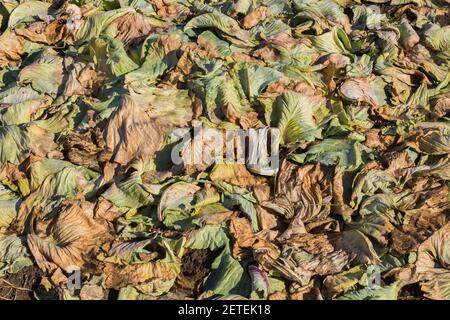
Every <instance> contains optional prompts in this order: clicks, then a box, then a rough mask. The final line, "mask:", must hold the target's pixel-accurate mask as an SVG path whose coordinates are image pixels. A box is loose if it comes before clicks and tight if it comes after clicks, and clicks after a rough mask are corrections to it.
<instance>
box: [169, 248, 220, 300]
mask: <svg viewBox="0 0 450 320" xmlns="http://www.w3.org/2000/svg"><path fill="white" fill-rule="evenodd" d="M217 255H218V252H212V251H209V250H207V249H202V250H189V251H187V252H186V253H185V254H184V255H183V258H182V262H181V266H182V267H181V273H180V275H179V276H178V278H177V285H178V287H179V288H181V289H186V290H190V291H192V293H193V295H194V296H195V297H196V296H197V295H198V293H199V292H200V291H201V285H202V282H203V279H204V278H205V277H206V276H207V275H208V274H209V272H210V271H211V264H212V263H213V261H214V259H215V258H216V257H217Z"/></svg>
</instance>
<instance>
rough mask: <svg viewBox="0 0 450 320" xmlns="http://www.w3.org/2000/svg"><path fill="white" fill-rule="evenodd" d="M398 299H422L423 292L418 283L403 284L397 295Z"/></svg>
mask: <svg viewBox="0 0 450 320" xmlns="http://www.w3.org/2000/svg"><path fill="white" fill-rule="evenodd" d="M398 299H399V300H423V299H424V297H423V292H422V290H420V285H419V283H417V282H416V283H411V284H408V285H406V286H404V287H403V288H402V289H401V290H400V293H399V295H398Z"/></svg>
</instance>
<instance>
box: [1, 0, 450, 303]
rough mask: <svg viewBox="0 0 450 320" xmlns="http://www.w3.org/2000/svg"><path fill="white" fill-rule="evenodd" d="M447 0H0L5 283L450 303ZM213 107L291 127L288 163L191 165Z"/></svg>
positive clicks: (132, 294)
mask: <svg viewBox="0 0 450 320" xmlns="http://www.w3.org/2000/svg"><path fill="white" fill-rule="evenodd" d="M449 7H450V3H449V2H448V0H371V1H364V0H359V1H358V0H357V1H352V0H292V1H288V0H238V1H227V0H224V1H214V0H212V1H208V0H205V1H194V0H103V1H101V0H92V1H91V0H70V1H34V0H32V1H26V0H2V1H1V2H0V23H1V36H0V68H1V69H0V88H1V89H0V103H1V105H0V288H5V287H8V284H11V280H8V279H11V277H12V276H13V275H14V274H17V273H20V272H24V270H27V269H29V268H35V269H36V268H39V269H40V273H41V276H40V277H39V278H38V279H36V282H37V284H36V283H35V285H34V287H33V290H34V293H33V294H34V296H35V297H36V298H39V299H48V298H63V299H106V298H108V297H109V298H119V299H158V298H164V299H184V298H188V299H192V298H194V299H210V298H217V297H222V298H233V299H237V298H252V299H260V298H262V299H417V298H419V299H423V298H428V299H450V248H449V246H450V224H449V222H448V220H449V219H448V216H449V209H450V202H449V186H450V185H449V178H450V159H449V153H450V126H449V121H448V120H449V118H448V113H449V110H450V85H449V80H450V76H449V66H450V26H449V25H448V24H449V18H450V13H449ZM199 122H201V123H202V124H203V127H207V128H208V127H209V128H221V129H230V130H234V129H238V128H241V129H248V128H264V127H268V126H270V127H275V128H278V129H279V130H280V133H281V139H280V142H281V144H280V146H281V155H280V164H281V165H280V169H279V171H278V173H277V174H276V175H274V176H270V175H269V176H267V175H262V174H259V173H261V172H258V170H249V168H247V167H246V166H245V164H230V163H215V164H212V165H209V164H208V163H201V164H194V165H187V164H186V165H172V163H171V158H170V154H171V149H172V148H173V147H174V145H176V143H177V141H176V140H174V139H173V136H172V135H170V133H171V132H172V131H173V130H174V129H176V128H192V126H193V125H194V124H195V123H199ZM186 130H188V129H186ZM187 149H189V147H188V148H187ZM187 149H184V150H187ZM76 267H79V268H81V285H80V286H79V287H77V286H75V288H74V287H73V286H72V285H68V284H70V283H71V282H70V281H71V279H72V278H71V275H73V274H74V273H72V272H73V270H75V268H76ZM72 280H73V279H72ZM378 280H379V281H378ZM75 284H76V282H75ZM1 292H4V290H3V291H0V293H1ZM3 298H5V297H3ZM5 299H6V298H5Z"/></svg>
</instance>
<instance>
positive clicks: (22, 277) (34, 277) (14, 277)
mask: <svg viewBox="0 0 450 320" xmlns="http://www.w3.org/2000/svg"><path fill="white" fill-rule="evenodd" d="M41 277H42V273H41V271H40V270H39V268H37V267H35V266H31V267H26V268H23V269H22V270H20V271H19V272H17V273H14V274H9V275H7V276H5V277H3V278H0V300H32V299H34V295H33V291H34V290H35V289H36V288H37V286H38V285H39V282H40V279H41Z"/></svg>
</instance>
